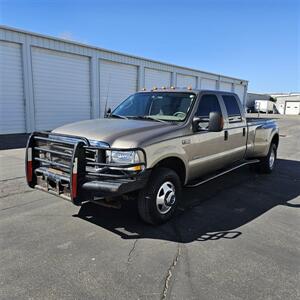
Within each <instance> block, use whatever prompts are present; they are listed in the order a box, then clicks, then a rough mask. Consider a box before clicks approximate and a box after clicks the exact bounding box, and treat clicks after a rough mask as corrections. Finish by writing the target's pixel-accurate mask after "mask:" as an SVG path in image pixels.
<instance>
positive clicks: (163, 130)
mask: <svg viewBox="0 0 300 300" xmlns="http://www.w3.org/2000/svg"><path fill="white" fill-rule="evenodd" d="M177 128H178V126H176V125H174V124H167V123H159V122H155V121H143V120H123V119H94V120H87V121H80V122H76V123H71V124H67V125H64V126H61V127H58V128H56V129H54V130H53V131H52V132H53V133H59V134H66V135H75V136H82V137H85V138H87V139H88V140H95V141H101V142H105V143H108V144H109V145H110V146H112V147H120V148H129V147H139V146H141V145H143V144H144V143H145V142H150V140H151V138H154V137H155V136H158V135H159V136H161V135H165V134H166V135H168V134H169V133H171V132H174V131H175V130H176V129H177Z"/></svg>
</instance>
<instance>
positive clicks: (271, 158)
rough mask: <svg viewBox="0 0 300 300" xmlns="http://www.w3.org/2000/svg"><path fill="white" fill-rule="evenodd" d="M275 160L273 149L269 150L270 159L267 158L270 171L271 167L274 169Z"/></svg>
mask: <svg viewBox="0 0 300 300" xmlns="http://www.w3.org/2000/svg"><path fill="white" fill-rule="evenodd" d="M275 158H276V155H275V150H274V148H273V149H272V150H271V153H270V157H269V167H270V169H271V170H272V169H273V167H274V163H275Z"/></svg>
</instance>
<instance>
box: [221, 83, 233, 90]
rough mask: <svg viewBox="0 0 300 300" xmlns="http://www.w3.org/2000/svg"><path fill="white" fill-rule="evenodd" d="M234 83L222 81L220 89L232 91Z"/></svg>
mask: <svg viewBox="0 0 300 300" xmlns="http://www.w3.org/2000/svg"><path fill="white" fill-rule="evenodd" d="M231 87H232V84H231V83H230V82H224V81H221V82H220V91H224V92H231Z"/></svg>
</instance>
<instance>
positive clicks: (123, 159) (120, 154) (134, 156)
mask: <svg viewBox="0 0 300 300" xmlns="http://www.w3.org/2000/svg"><path fill="white" fill-rule="evenodd" d="M106 162H107V163H110V164H120V165H121V164H138V163H144V162H145V159H144V155H143V153H142V152H141V151H115V150H113V151H111V150H107V151H106ZM143 169H144V165H137V166H134V167H130V168H127V170H132V171H140V170H143Z"/></svg>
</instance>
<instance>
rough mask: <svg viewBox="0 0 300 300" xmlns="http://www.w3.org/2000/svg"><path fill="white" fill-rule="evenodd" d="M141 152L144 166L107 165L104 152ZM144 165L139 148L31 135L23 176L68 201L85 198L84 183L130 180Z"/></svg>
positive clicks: (73, 138)
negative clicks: (139, 167) (83, 192)
mask: <svg viewBox="0 0 300 300" xmlns="http://www.w3.org/2000/svg"><path fill="white" fill-rule="evenodd" d="M107 150H109V151H141V152H143V155H144V157H145V161H144V162H143V163H130V164H115V163H107V162H106V151H107ZM138 165H139V166H140V165H143V166H144V167H145V165H146V156H145V153H144V150H142V149H140V148H132V149H117V148H110V147H109V146H108V145H107V146H106V145H105V146H102V145H101V146H91V145H90V143H89V141H88V140H87V139H85V138H81V137H72V136H63V135H58V134H52V133H51V134H49V133H47V132H35V133H33V134H32V135H31V136H30V138H29V140H28V143H27V148H26V176H27V182H28V185H29V186H30V187H32V188H37V189H41V190H44V191H47V192H49V193H52V194H55V195H58V196H61V197H62V198H66V199H68V200H71V201H72V202H73V203H77V201H81V200H80V199H83V198H84V197H85V196H84V195H82V194H81V190H80V187H81V185H82V184H84V183H85V182H86V181H90V180H92V181H104V180H119V179H121V180H125V179H126V180H132V179H133V178H134V177H136V176H137V175H138V174H139V173H141V172H142V170H144V168H142V169H140V170H139V171H133V170H132V169H131V170H130V168H133V167H135V166H138Z"/></svg>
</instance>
